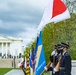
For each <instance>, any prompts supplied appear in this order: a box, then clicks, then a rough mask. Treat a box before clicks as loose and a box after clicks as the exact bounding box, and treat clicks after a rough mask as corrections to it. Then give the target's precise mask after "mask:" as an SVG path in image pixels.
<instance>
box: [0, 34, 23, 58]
mask: <svg viewBox="0 0 76 75" xmlns="http://www.w3.org/2000/svg"><path fill="white" fill-rule="evenodd" d="M22 42H23V40H22V39H21V38H13V37H7V36H3V35H0V56H4V55H5V56H6V58H7V55H10V54H11V55H12V56H19V53H22Z"/></svg>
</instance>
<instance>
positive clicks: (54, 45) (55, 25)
mask: <svg viewBox="0 0 76 75" xmlns="http://www.w3.org/2000/svg"><path fill="white" fill-rule="evenodd" d="M55 45H56V24H54V48H55Z"/></svg>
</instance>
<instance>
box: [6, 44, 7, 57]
mask: <svg viewBox="0 0 76 75" xmlns="http://www.w3.org/2000/svg"><path fill="white" fill-rule="evenodd" d="M6 58H7V43H6Z"/></svg>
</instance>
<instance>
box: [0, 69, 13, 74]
mask: <svg viewBox="0 0 76 75" xmlns="http://www.w3.org/2000/svg"><path fill="white" fill-rule="evenodd" d="M12 69H14V68H0V75H4V74H5V73H7V72H9V71H10V70H12Z"/></svg>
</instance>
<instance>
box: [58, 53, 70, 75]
mask: <svg viewBox="0 0 76 75" xmlns="http://www.w3.org/2000/svg"><path fill="white" fill-rule="evenodd" d="M59 75H71V57H70V55H69V53H67V52H65V53H64V54H63V55H62V58H61V60H60V72H59Z"/></svg>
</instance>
